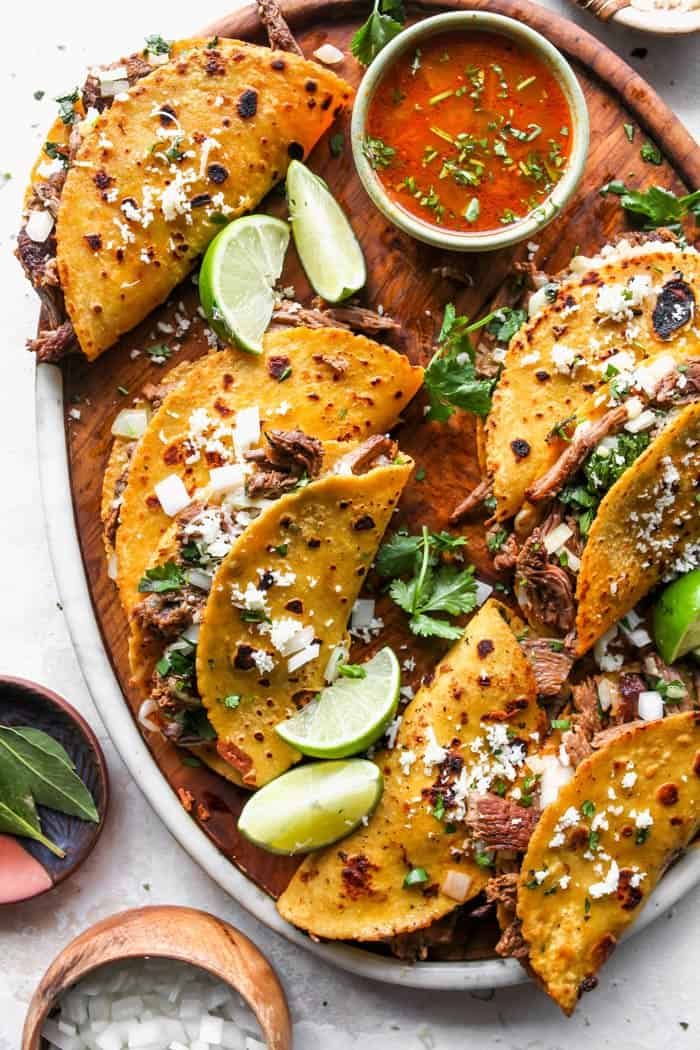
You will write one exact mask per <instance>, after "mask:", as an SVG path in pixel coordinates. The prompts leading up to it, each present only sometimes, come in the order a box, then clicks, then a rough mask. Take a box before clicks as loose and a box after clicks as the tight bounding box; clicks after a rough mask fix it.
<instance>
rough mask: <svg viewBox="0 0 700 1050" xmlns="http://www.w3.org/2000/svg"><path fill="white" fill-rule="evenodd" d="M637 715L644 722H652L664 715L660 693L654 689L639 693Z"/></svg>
mask: <svg viewBox="0 0 700 1050" xmlns="http://www.w3.org/2000/svg"><path fill="white" fill-rule="evenodd" d="M637 710H638V712H639V717H640V718H643V719H644V721H645V722H653V721H654V719H656V718H663V717H664V701H663V697H662V696H661V693H657V692H656V690H654V689H649V690H645V691H644V692H642V693H640V694H639V700H638V702H637Z"/></svg>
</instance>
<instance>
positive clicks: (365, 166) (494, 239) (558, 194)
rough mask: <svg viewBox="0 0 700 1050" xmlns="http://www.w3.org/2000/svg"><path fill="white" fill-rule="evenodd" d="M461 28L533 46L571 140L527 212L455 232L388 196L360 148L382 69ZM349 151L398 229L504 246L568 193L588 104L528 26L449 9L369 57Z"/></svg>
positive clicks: (560, 59) (439, 242) (557, 56)
mask: <svg viewBox="0 0 700 1050" xmlns="http://www.w3.org/2000/svg"><path fill="white" fill-rule="evenodd" d="M464 30H472V31H473V30H487V31H490V32H493V33H500V34H501V35H502V36H507V37H509V38H510V39H512V40H515V41H516V42H517V43H518V44H520V45H521V46H522V47H525V48H528V49H530V50H531V51H534V52H535V53H536V54H537V55H538V56H539V58H540V59H541V60H543V61H544V62H546V63H547V65H548V66H549V68H550V69H551V70H552V72H553V73H554V76H555V77H556V79H557V80H558V81H559V84H560V85H561V88H562V90H563V92H564V97H565V98H566V101H567V103H568V105H569V109H570V111H571V122H572V129H571V134H572V143H571V156H570V157H569V161H568V164H567V165H566V168H565V170H564V174H563V175H562V177H561V179H560V180H559V182H558V183H557V185H556V186H555V187H554V189H553V190H552V192H551V194H550V195H549V197H547V198H545V200H544V201H543V202H542V203H541V204H540V205H538V207H537V208H535V209H534V210H533V211H531V212H530V213H529V214H528V215H526V216H524V217H523V218H522V219H519V220H518V221H517V222H514V223H512V225H510V226H504V227H503V228H502V229H497V230H481V231H478V232H474V233H471V232H460V231H455V230H444V229H441V228H440V227H439V226H436V225H433V224H432V223H429V222H426V221H423V220H422V219H419V218H416V216H414V215H411V214H409V212H407V211H406V210H405V209H404V208H402V207H401V206H400V205H397V204H396V203H394V201H392V200H391V199H390V198H389V196H388V194H387V193H386V191H385V189H384V187H383V186H382V184H381V182H380V180H379V178H378V177H377V174H376V172H375V171H374V170H373V168H372V166H371V165H370V163H369V161H368V160H367V158H366V157H365V155H364V153H363V151H362V142H363V139H364V137H365V123H366V119H367V112H368V110H369V105H370V102H371V101H372V97H373V95H374V92H375V91H376V90H377V87H378V85H379V83H380V81H381V80H382V78H383V76H384V74H385V72H386V71H387V69H388V68H389V67H390V66H392V65H393V64H394V62H395V61H396V60H397V59H398V58H399V56H400V55H402V54H403V53H404V51H413V50H415V48H416V47H420V44H421V42H422V41H425V40H426V39H428V38H429V37H431V36H434V35H435V34H436V33H445V32H450V33H455V32H459V31H464ZM351 134H352V152H353V157H354V159H355V166H356V167H357V171H358V174H359V176H360V179H361V181H362V184H363V186H364V187H365V189H366V190H367V193H368V194H369V196H370V198H371V200H372V202H373V203H374V204H375V205H376V207H377V208H378V209H379V211H381V212H382V214H383V215H385V216H386V218H387V219H389V221H390V222H392V223H393V224H394V225H395V226H398V228H399V229H400V230H403V232H404V233H407V234H409V235H410V236H411V237H415V238H416V240H419V241H423V242H424V243H426V244H432V245H434V246H435V247H438V248H447V249H449V250H451V251H456V252H484V251H495V250H497V249H498V248H507V247H508V246H509V245H512V244H517V243H518V242H519V241H524V240H529V239H531V238H532V237H533V235H534V234H536V233H537V231H538V230H541V229H542V228H543V227H544V226H546V225H547V224H548V223H550V222H551V221H552V219H553V218H554V217H555V215H557V214H558V213H559V212H560V211H561V210H562V208H564V207H565V206H566V204H567V203H568V202H569V200H570V199H571V197H572V196H573V194H574V192H575V190H576V187H577V186H578V183H579V181H580V179H581V176H582V175H583V169H584V166H585V163H586V157H587V155H588V139H589V131H588V109H587V107H586V100H585V98H584V97H583V92H582V91H581V88H580V86H579V83H578V80H577V79H576V76H575V74H574V71H573V70H572V68H571V66H570V65H569V63H568V62H567V61H566V59H565V58H564V56H563V55H562V54H561V53H560V52H559V51H557V49H556V48H555V47H554V46H553V45H552V44H550V42H549V41H548V40H546V39H545V37H543V36H542V35H541V34H540V33H536V32H535V30H534V29H530V27H529V26H526V25H523V24H522V23H521V22H516V21H515V20H514V19H512V18H506V17H504V16H503V15H495V14H490V13H488V12H485V11H455V12H452V13H450V14H444V15H435V16H434V17H432V18H426V19H423V21H421V22H417V23H416V24H415V25H413V26H411V27H410V28H409V29H405V30H404V31H403V32H402V33H400V34H399V35H398V36H397V37H395V38H394V39H393V40H392V41H391V43H390V44H388V45H387V46H386V47H385V48H384V49H383V51H381V52H380V53H379V55H378V56H377V57H376V58H375V60H374V62H372V65H371V66H370V67H369V69H368V70H367V72H366V73H365V75H364V77H363V78H362V82H361V84H360V87H359V88H358V91H357V97H356V99H355V106H354V109H353V114H352V131H351Z"/></svg>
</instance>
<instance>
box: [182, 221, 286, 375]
mask: <svg viewBox="0 0 700 1050" xmlns="http://www.w3.org/2000/svg"><path fill="white" fill-rule="evenodd" d="M288 245H289V226H288V225H287V223H286V222H282V220H281V219H273V218H272V216H271V215H244V216H243V217H242V218H241V219H234V221H233V222H230V223H229V224H228V226H226V227H225V228H224V229H223V230H222V231H221V233H219V234H217V235H216V237H215V238H214V240H213V241H212V242H211V244H210V245H209V247H208V248H207V251H206V254H205V256H204V259H203V260H202V267H201V269H200V271H199V298H200V300H201V303H202V307H203V309H204V312H205V314H206V315H207V320H208V321H209V324H210V325H211V326H212V328H213V329H214V331H215V332H216V334H217V335H219V336H220V337H221V338H222V339H225V340H227V341H232V342H234V343H237V344H238V346H240V347H241V349H242V350H249V351H250V352H251V353H253V354H259V353H260V352H261V351H262V337H263V335H264V334H265V331H266V330H267V326H268V325H269V323H270V318H271V317H272V309H273V307H274V302H275V296H274V291H273V289H274V287H275V283H276V282H277V281H278V280H279V276H280V274H281V273H282V266H283V264H284V256H285V253H286V251H287V246H288Z"/></svg>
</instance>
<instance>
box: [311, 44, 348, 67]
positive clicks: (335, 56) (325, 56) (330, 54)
mask: <svg viewBox="0 0 700 1050" xmlns="http://www.w3.org/2000/svg"><path fill="white" fill-rule="evenodd" d="M314 58H317V59H318V61H319V62H322V63H323V64H324V66H337V65H340V63H341V62H342V61H344V59H345V55H344V54H343V52H342V51H339V50H338V48H337V47H334V46H333V44H321V46H320V47H317V48H316V50H315V51H314Z"/></svg>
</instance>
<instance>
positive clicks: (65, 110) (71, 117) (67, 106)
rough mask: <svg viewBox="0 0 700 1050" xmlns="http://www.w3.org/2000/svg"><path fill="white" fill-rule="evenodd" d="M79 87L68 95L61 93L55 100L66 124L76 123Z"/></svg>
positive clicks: (59, 113) (60, 115)
mask: <svg viewBox="0 0 700 1050" xmlns="http://www.w3.org/2000/svg"><path fill="white" fill-rule="evenodd" d="M78 98H79V94H78V89H77V88H75V90H74V91H71V92H70V94H68V95H59V96H58V97H57V98H56V99H55V101H56V102H58V115H59V117H60V118H61V120H62V121H63V123H64V124H75V122H76V121H77V119H78V114H77V113H76V112H75V103H76V102H77V101H78Z"/></svg>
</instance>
